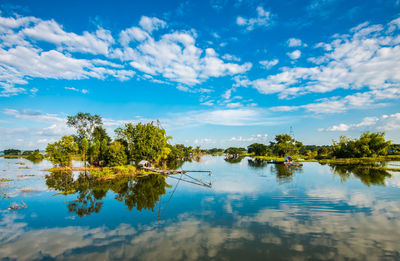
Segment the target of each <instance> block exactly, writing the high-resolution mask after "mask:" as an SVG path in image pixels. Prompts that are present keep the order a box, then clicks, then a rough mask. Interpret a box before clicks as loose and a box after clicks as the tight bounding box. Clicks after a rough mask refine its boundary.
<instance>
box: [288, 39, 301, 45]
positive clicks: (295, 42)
mask: <svg viewBox="0 0 400 261" xmlns="http://www.w3.org/2000/svg"><path fill="white" fill-rule="evenodd" d="M287 45H288V46H289V47H299V46H302V45H303V42H302V41H301V40H300V39H297V38H290V39H289V40H288V41H287Z"/></svg>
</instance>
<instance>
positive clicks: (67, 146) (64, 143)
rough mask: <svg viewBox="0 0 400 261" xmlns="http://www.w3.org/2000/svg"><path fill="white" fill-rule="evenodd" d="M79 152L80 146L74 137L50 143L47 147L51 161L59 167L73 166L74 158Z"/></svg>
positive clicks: (65, 137) (66, 137)
mask: <svg viewBox="0 0 400 261" xmlns="http://www.w3.org/2000/svg"><path fill="white" fill-rule="evenodd" d="M77 151H78V145H77V144H76V143H75V142H74V138H73V137H72V136H64V137H62V138H61V140H60V141H57V142H54V143H50V144H48V145H47V147H46V154H47V157H48V158H49V160H50V161H51V162H52V163H53V164H54V165H58V166H62V167H65V166H71V165H72V156H73V155H74V154H75V153H76V152H77Z"/></svg>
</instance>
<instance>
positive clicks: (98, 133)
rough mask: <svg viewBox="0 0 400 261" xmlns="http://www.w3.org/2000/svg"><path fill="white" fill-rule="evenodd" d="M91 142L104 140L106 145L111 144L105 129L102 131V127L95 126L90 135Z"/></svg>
mask: <svg viewBox="0 0 400 261" xmlns="http://www.w3.org/2000/svg"><path fill="white" fill-rule="evenodd" d="M92 137H93V140H101V141H103V140H104V139H105V140H106V141H107V144H110V143H111V138H110V136H108V134H107V132H106V129H104V128H103V127H102V126H96V127H95V128H94V130H93V133H92Z"/></svg>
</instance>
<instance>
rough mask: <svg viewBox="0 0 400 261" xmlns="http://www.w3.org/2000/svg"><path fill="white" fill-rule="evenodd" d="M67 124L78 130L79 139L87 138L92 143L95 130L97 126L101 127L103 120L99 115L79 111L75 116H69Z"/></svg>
mask: <svg viewBox="0 0 400 261" xmlns="http://www.w3.org/2000/svg"><path fill="white" fill-rule="evenodd" d="M67 125H68V126H69V127H73V128H75V129H76V130H77V132H78V136H77V138H78V140H79V141H81V140H82V139H83V138H86V139H87V140H88V141H89V143H91V142H93V140H94V137H93V132H94V130H95V128H96V127H101V126H102V125H103V121H102V119H101V117H100V116H99V115H91V114H90V113H83V112H79V113H78V114H76V115H75V116H68V119H67Z"/></svg>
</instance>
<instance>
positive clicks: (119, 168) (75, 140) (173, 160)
mask: <svg viewBox="0 0 400 261" xmlns="http://www.w3.org/2000/svg"><path fill="white" fill-rule="evenodd" d="M67 124H68V126H70V127H72V128H75V129H76V134H75V135H72V136H64V137H62V139H61V140H60V141H57V142H55V143H52V144H48V145H47V148H46V156H47V158H48V159H49V160H50V161H52V163H53V164H54V166H56V168H54V169H52V170H54V171H63V170H72V168H71V163H72V160H82V161H83V162H84V167H83V168H74V169H79V170H90V172H91V174H92V175H93V176H95V177H101V178H113V177H114V176H115V175H122V174H126V173H129V174H132V173H133V172H135V171H136V168H135V167H133V166H129V165H128V164H129V163H133V162H134V163H136V164H137V163H139V162H140V161H141V160H147V161H149V162H151V163H152V164H153V165H155V166H174V167H179V166H180V165H181V164H182V162H183V160H187V159H192V158H196V157H198V156H199V155H200V154H201V150H200V147H195V148H193V147H191V146H189V147H185V146H184V145H182V144H177V145H170V144H168V140H170V139H171V137H169V136H167V135H166V132H165V130H164V129H162V128H160V127H159V126H155V125H154V124H153V123H152V122H151V123H146V124H143V123H138V124H136V125H133V124H131V123H128V124H125V125H124V126H123V127H120V128H117V129H116V130H115V133H116V139H115V140H114V141H113V140H112V139H111V138H110V137H109V136H108V134H107V132H106V131H105V129H104V128H103V121H102V119H101V117H100V116H98V115H91V114H89V113H78V114H76V115H75V116H68V121H67ZM36 156H38V155H36ZM132 168H133V169H132ZM136 174H137V175H139V174H140V175H142V174H146V173H136Z"/></svg>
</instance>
